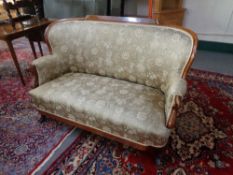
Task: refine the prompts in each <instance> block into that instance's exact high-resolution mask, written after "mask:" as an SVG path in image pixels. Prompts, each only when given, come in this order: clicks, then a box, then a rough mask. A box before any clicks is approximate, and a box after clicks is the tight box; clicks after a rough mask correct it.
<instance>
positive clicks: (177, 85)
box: [29, 19, 197, 150]
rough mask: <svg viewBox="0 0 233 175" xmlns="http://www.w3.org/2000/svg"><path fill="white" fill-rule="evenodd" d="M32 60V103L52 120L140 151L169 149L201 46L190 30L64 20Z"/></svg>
mask: <svg viewBox="0 0 233 175" xmlns="http://www.w3.org/2000/svg"><path fill="white" fill-rule="evenodd" d="M46 39H47V42H48V44H49V46H50V51H51V54H50V55H47V56H43V57H41V58H39V59H36V60H34V61H33V63H32V65H33V66H34V68H35V72H36V74H37V80H38V86H37V87H36V88H34V89H32V90H30V92H29V94H30V95H31V97H32V103H33V105H34V106H35V107H36V108H37V109H38V111H39V112H40V113H41V114H42V115H43V116H46V117H51V118H53V119H56V120H59V121H62V122H65V123H68V124H71V125H74V126H76V127H78V128H81V129H84V130H87V131H90V132H93V133H96V134H99V135H101V136H104V137H107V138H110V139H113V140H116V141H119V142H121V143H124V144H128V145H130V146H133V147H135V148H138V149H140V150H145V149H148V148H151V147H157V148H158V147H163V146H164V145H166V143H167V141H168V138H169V135H170V129H171V128H173V127H174V126H175V119H176V114H177V110H178V108H179V104H180V100H181V98H182V96H183V95H184V94H185V92H186V80H185V77H186V75H187V73H188V71H189V68H190V66H191V64H192V62H193V58H194V55H195V51H196V47H197V37H196V35H195V34H194V33H193V32H192V31H190V30H187V29H183V28H177V27H168V26H157V25H147V24H130V23H120V22H106V21H92V20H78V19H66V20H60V21H57V22H54V23H52V24H51V25H50V26H49V27H48V29H47V30H46Z"/></svg>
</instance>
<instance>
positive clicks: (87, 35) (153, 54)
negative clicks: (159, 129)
mask: <svg viewBox="0 0 233 175" xmlns="http://www.w3.org/2000/svg"><path fill="white" fill-rule="evenodd" d="M49 41H50V44H51V45H52V48H53V53H56V54H58V55H60V56H61V57H63V58H65V59H68V60H69V67H70V71H71V72H82V73H91V74H96V75H102V76H108V77H114V78H118V79H124V80H128V81H131V82H135V83H139V84H144V85H147V86H150V87H155V88H159V89H161V90H162V91H163V92H164V93H165V94H166V96H167V95H168V97H167V99H168V100H166V101H167V103H166V106H167V107H166V111H165V112H166V118H167V121H168V119H169V116H170V112H171V110H170V107H171V106H172V104H173V103H174V100H173V99H174V95H175V94H173V95H172V96H171V95H169V94H167V93H166V92H168V88H169V86H170V84H171V82H169V80H171V81H172V80H173V79H180V77H181V72H182V70H183V68H184V65H185V64H186V63H187V61H188V58H189V57H190V54H191V50H192V46H193V40H192V37H191V36H190V34H188V33H187V32H185V31H182V30H178V29H174V28H169V27H164V26H163V27H162V26H152V25H138V24H122V23H107V22H94V21H69V22H68V21H66V22H63V23H60V24H57V25H55V26H54V27H53V28H52V29H51V31H50V32H49Z"/></svg>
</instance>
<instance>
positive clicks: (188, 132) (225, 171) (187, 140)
mask: <svg viewBox="0 0 233 175" xmlns="http://www.w3.org/2000/svg"><path fill="white" fill-rule="evenodd" d="M19 50H20V49H19ZM22 50H24V49H22ZM27 52H28V51H27ZM4 54H6V53H4ZM4 54H3V55H4ZM0 60H1V59H0ZM29 60H30V59H29ZM6 61H7V60H2V61H0V71H1V74H0V75H1V76H0V82H1V84H0V85H1V86H0V93H1V100H0V109H1V111H0V138H1V139H0V170H1V171H2V169H1V168H4V166H3V165H4V164H3V163H2V162H3V161H5V163H8V162H9V163H11V164H5V165H6V166H7V167H8V168H9V167H10V165H12V162H13V163H15V164H17V166H22V167H23V168H24V167H25V166H26V165H25V166H24V165H23V163H24V162H26V161H25V160H27V159H30V160H31V161H34V160H37V159H36V158H35V154H34V152H37V151H36V150H38V147H40V146H41V147H43V146H44V144H46V143H47V142H46V141H47V140H50V141H51V142H53V143H54V141H53V137H54V136H53V135H52V134H55V135H56V134H58V133H59V132H61V130H62V128H63V130H67V127H65V126H64V125H59V124H57V123H56V122H53V121H51V120H49V121H48V123H46V124H43V125H40V127H38V126H39V124H38V123H37V118H38V115H37V113H36V111H35V110H34V109H31V107H30V105H29V100H28V98H27V95H26V91H27V89H26V90H25V89H23V88H22V87H21V85H20V83H19V78H18V76H17V74H16V73H15V72H14V71H12V70H14V66H12V63H11V64H10V62H9V63H7V64H6ZM3 62H4V64H3ZM28 62H30V61H28V59H21V64H22V65H24V67H26V66H27V64H28ZM6 67H7V68H6ZM25 69H26V68H25ZM2 70H4V71H2ZM9 70H11V71H9ZM2 72H4V73H2ZM12 72H13V73H12ZM30 79H31V78H30V77H28V80H30ZM2 87H4V88H2ZM2 94H4V95H2ZM7 121H8V123H7ZM18 122H19V123H22V124H17V123H18ZM11 125H12V126H11ZM18 125H20V126H18ZM28 126H29V127H30V130H32V131H33V132H30V133H29V132H28V131H29V127H28ZM8 127H10V130H9V131H8V132H9V133H7V134H5V133H6V130H7V128H8ZM64 128H66V129H64ZM24 130H26V131H24ZM39 132H46V133H48V135H46V136H48V137H46V138H44V137H42V136H45V135H42V134H35V133H39ZM18 133H20V134H18ZM63 133H64V132H63ZM17 135H18V137H16V136H17ZM19 135H20V136H22V138H21V137H19ZM60 135H62V134H60ZM24 136H25V137H24ZM26 136H28V137H26ZM2 138H4V139H2ZM59 138H60V137H59ZM58 140H59V139H58ZM29 143H33V144H31V145H32V146H31V145H30V144H29ZM49 143H50V142H49ZM4 144H5V145H4ZM25 144H28V145H29V146H31V147H27V146H25ZM2 145H3V146H2ZM12 145H13V146H12ZM14 145H15V146H14ZM16 145H17V146H18V147H17V146H16ZM4 146H5V147H4ZM7 148H10V149H7ZM29 148H30V149H29ZM28 150H31V151H32V152H33V153H30V154H24V153H25V152H27V151H28ZM60 154H61V155H60V157H59V158H58V159H56V161H54V162H53V164H52V165H50V167H49V168H48V169H47V170H46V171H45V172H44V174H54V175H65V174H78V175H79V174H89V175H94V174H95V175H101V174H114V175H115V174H118V175H130V174H134V175H155V174H157V175H166V174H168V175H169V174H173V175H174V174H175V175H183V174H187V175H230V174H233V167H232V166H233V77H230V76H225V75H221V74H216V73H209V72H204V71H198V70H192V71H191V72H190V74H189V76H188V93H187V94H186V96H185V98H184V99H183V104H182V107H181V108H180V111H179V116H178V119H177V123H176V129H174V130H173V131H172V136H171V138H170V141H169V144H168V145H167V146H166V147H165V148H163V149H156V150H154V151H150V152H140V151H137V150H135V149H132V148H129V147H127V146H123V145H121V144H119V143H116V142H112V141H109V140H107V139H104V138H102V137H99V136H96V135H92V134H90V133H87V132H84V131H83V132H82V134H81V135H79V136H77V138H76V140H75V141H74V142H73V143H72V145H71V146H70V147H69V148H68V149H67V150H66V151H65V152H63V153H60ZM16 155H17V156H16ZM18 155H24V156H21V157H18ZM38 156H39V157H40V158H42V157H43V156H45V154H41V155H39V154H38ZM7 161H8V162H7ZM35 162H36V161H35ZM37 162H38V161H37ZM35 164H36V163H34V164H33V163H32V164H28V165H27V166H33V165H35ZM24 169H25V168H24ZM8 170H9V169H8ZM1 171H0V172H1ZM0 174H1V173H0ZM3 174H4V173H3ZM12 174H14V173H12ZM15 174H16V173H15Z"/></svg>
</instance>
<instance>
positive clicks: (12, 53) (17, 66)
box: [7, 41, 25, 86]
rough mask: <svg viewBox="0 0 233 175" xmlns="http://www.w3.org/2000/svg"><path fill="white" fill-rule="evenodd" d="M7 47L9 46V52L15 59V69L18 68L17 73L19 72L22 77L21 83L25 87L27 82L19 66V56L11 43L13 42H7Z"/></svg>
mask: <svg viewBox="0 0 233 175" xmlns="http://www.w3.org/2000/svg"><path fill="white" fill-rule="evenodd" d="M7 46H8V48H9V50H10V53H11V56H12V59H13V61H14V64H15V67H16V69H17V71H18V74H19V77H20V79H21V82H22V84H23V85H24V86H25V81H24V79H23V74H22V72H21V69H20V66H19V62H18V59H17V56H16V54H15V50H14V47H13V45H12V42H11V41H7Z"/></svg>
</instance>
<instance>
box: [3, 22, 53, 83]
mask: <svg viewBox="0 0 233 175" xmlns="http://www.w3.org/2000/svg"><path fill="white" fill-rule="evenodd" d="M51 22H52V21H49V20H46V19H45V20H41V21H40V22H38V23H36V24H33V25H31V26H28V27H25V28H22V27H21V26H20V25H19V26H18V27H16V29H13V28H12V26H11V25H10V24H2V25H0V40H3V41H5V42H6V43H7V46H8V48H9V50H10V53H11V56H12V59H13V61H14V64H15V67H16V69H17V72H18V74H19V76H20V79H21V82H22V84H23V85H25V81H24V78H23V74H22V71H21V69H20V66H19V62H18V58H17V56H16V53H15V50H14V47H13V44H12V41H13V40H14V39H16V38H20V37H23V36H28V35H36V34H38V32H41V31H44V30H45V28H46V27H47V26H48V25H49V24H50V23H51ZM30 44H31V43H30ZM33 53H34V51H33Z"/></svg>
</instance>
